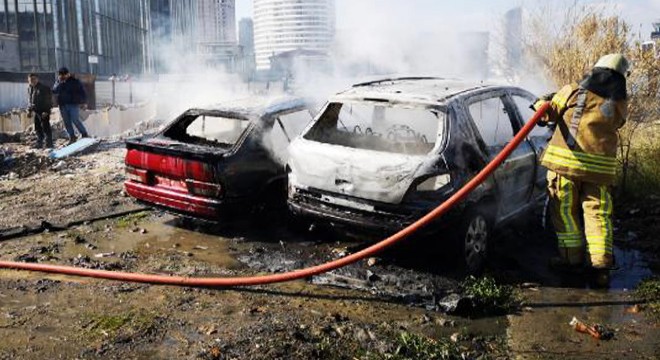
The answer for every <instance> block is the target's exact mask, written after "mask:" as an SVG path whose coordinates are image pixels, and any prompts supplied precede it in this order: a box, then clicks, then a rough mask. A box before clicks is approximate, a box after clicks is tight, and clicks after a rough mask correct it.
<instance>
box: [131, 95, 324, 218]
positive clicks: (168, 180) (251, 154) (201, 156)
mask: <svg viewBox="0 0 660 360" xmlns="http://www.w3.org/2000/svg"><path fill="white" fill-rule="evenodd" d="M312 118H313V114H312V110H311V107H310V105H309V102H307V101H305V100H304V99H299V98H287V99H280V100H275V101H269V100H267V99H260V100H258V99H250V100H245V101H237V102H233V103H231V104H229V105H218V106H211V107H205V108H195V109H190V110H187V111H185V112H184V113H183V114H181V115H180V116H179V117H178V118H176V119H175V120H174V121H172V122H171V123H170V124H169V125H168V126H167V127H166V128H165V129H164V130H162V131H161V132H159V133H158V134H157V135H155V136H153V137H149V138H143V139H134V140H129V141H127V142H126V147H127V153H126V159H125V163H126V174H127V178H128V179H127V180H126V182H125V183H124V187H125V190H126V193H128V194H129V195H130V196H132V197H134V198H136V199H137V200H139V201H141V202H144V203H146V204H148V205H152V206H155V207H159V208H162V209H164V210H167V211H170V212H174V213H177V214H181V215H185V216H191V217H195V218H201V219H206V220H218V219H219V218H220V217H221V216H223V215H224V214H229V213H236V212H239V211H241V210H249V209H254V208H255V207H260V205H262V204H264V203H273V202H280V203H281V204H282V205H284V202H285V199H286V184H287V178H286V176H287V174H286V171H285V166H284V164H285V163H286V159H287V151H288V150H287V149H288V145H289V143H290V142H291V141H292V140H293V139H294V138H295V137H296V136H298V134H299V133H300V132H301V131H302V130H303V129H304V128H305V126H307V124H309V123H310V122H311V120H312Z"/></svg>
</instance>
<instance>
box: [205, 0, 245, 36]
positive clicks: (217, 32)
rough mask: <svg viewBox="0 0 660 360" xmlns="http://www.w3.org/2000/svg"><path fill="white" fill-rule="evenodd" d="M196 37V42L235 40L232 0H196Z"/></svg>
mask: <svg viewBox="0 0 660 360" xmlns="http://www.w3.org/2000/svg"><path fill="white" fill-rule="evenodd" d="M195 4H196V7H197V9H196V10H197V16H196V26H195V29H196V34H195V35H196V37H197V41H198V42H215V43H218V42H224V43H235V42H236V6H235V3H234V0H197V1H195Z"/></svg>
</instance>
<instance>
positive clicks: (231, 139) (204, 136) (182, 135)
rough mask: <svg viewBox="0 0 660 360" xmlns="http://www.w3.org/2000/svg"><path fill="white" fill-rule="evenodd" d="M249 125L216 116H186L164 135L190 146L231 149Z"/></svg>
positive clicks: (237, 120)
mask: <svg viewBox="0 0 660 360" xmlns="http://www.w3.org/2000/svg"><path fill="white" fill-rule="evenodd" d="M249 124H250V122H249V121H248V120H243V119H232V118H226V117H222V116H216V115H206V114H200V115H186V116H184V117H183V118H181V119H180V120H179V121H178V122H177V123H176V124H174V126H172V127H171V128H170V129H168V130H167V131H166V132H165V133H164V134H163V135H164V136H165V137H167V138H170V139H172V140H176V141H180V142H184V143H188V144H197V145H211V146H220V147H231V146H233V145H234V144H236V142H237V141H238V139H240V137H241V135H242V134H243V132H245V129H247V127H248V125H249Z"/></svg>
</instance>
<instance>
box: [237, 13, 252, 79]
mask: <svg viewBox="0 0 660 360" xmlns="http://www.w3.org/2000/svg"><path fill="white" fill-rule="evenodd" d="M238 45H239V46H240V48H241V52H242V53H243V64H242V65H243V68H242V72H243V74H245V75H248V76H249V75H251V74H252V73H253V72H254V70H255V68H256V63H255V58H254V24H253V23H252V19H250V18H243V19H241V21H239V22H238Z"/></svg>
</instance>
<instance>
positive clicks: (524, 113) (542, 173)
mask: <svg viewBox="0 0 660 360" xmlns="http://www.w3.org/2000/svg"><path fill="white" fill-rule="evenodd" d="M510 95H511V99H512V100H513V103H514V104H515V106H516V110H517V112H518V115H519V121H520V122H521V124H523V123H527V121H529V120H530V119H531V118H532V117H533V116H534V113H535V111H534V110H532V108H531V105H532V104H533V103H534V100H535V97H534V95H532V94H530V93H528V92H526V91H522V90H513V91H512V92H511V93H510ZM551 136H552V131H551V130H550V129H549V128H548V127H541V126H536V127H534V129H532V131H531V132H530V133H529V135H528V136H527V141H528V142H529V144H530V145H531V147H532V149H533V150H534V152H535V154H536V162H535V169H534V171H535V175H536V176H535V184H534V185H535V186H534V190H533V192H532V193H531V194H530V195H531V196H532V199H534V198H537V197H541V196H543V195H544V194H545V183H546V173H547V169H545V168H544V167H542V166H541V164H540V156H541V154H542V153H543V151H544V150H545V148H546V147H547V146H548V141H549V140H550V137H551Z"/></svg>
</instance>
